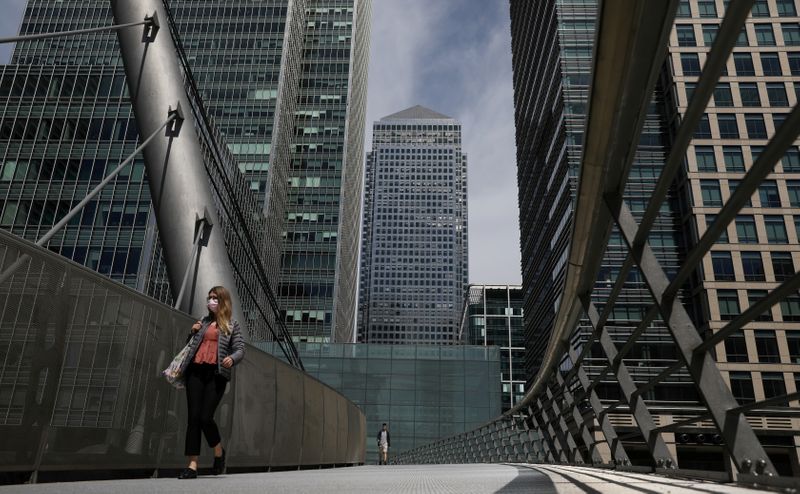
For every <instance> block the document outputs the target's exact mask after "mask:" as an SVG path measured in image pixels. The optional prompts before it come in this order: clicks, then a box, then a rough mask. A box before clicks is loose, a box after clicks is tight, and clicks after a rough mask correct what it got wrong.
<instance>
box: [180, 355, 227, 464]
mask: <svg viewBox="0 0 800 494" xmlns="http://www.w3.org/2000/svg"><path fill="white" fill-rule="evenodd" d="M216 370H217V366H216V364H195V363H194V362H193V363H191V364H189V368H188V369H186V404H187V408H188V411H189V426H188V427H187V428H186V449H185V454H186V456H198V455H199V454H200V431H203V434H204V435H205V436H206V442H207V443H208V446H209V447H211V448H213V447H214V446H216V445H217V444H219V443H220V441H221V438H220V436H219V429H218V428H217V424H216V423H215V422H214V412H215V411H216V409H217V405H219V402H220V400H222V395H223V394H224V393H225V386H226V385H227V384H228V380H227V379H225V378H224V377H222V376H220V375H219V374H217V373H216Z"/></svg>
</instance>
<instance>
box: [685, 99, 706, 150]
mask: <svg viewBox="0 0 800 494" xmlns="http://www.w3.org/2000/svg"><path fill="white" fill-rule="evenodd" d="M687 93H688V90H687ZM687 97H689V96H688V94H687ZM694 137H695V138H696V139H711V125H710V124H709V123H708V115H703V116H702V117H701V118H700V121H699V122H697V128H696V129H694Z"/></svg>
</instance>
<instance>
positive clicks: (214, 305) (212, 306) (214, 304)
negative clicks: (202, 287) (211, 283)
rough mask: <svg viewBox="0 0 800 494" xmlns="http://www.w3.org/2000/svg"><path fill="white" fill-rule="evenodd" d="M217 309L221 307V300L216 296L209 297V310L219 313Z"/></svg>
mask: <svg viewBox="0 0 800 494" xmlns="http://www.w3.org/2000/svg"><path fill="white" fill-rule="evenodd" d="M217 309H219V300H218V299H217V298H216V297H209V298H208V310H210V311H211V312H213V313H214V314H216V313H217Z"/></svg>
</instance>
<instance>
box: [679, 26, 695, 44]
mask: <svg viewBox="0 0 800 494" xmlns="http://www.w3.org/2000/svg"><path fill="white" fill-rule="evenodd" d="M675 31H676V33H677V35H678V46H697V41H696V40H695V37H694V26H692V25H691V24H688V25H687V24H678V25H677V26H675Z"/></svg>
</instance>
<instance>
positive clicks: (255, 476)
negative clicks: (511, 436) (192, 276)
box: [0, 464, 757, 494]
mask: <svg viewBox="0 0 800 494" xmlns="http://www.w3.org/2000/svg"><path fill="white" fill-rule="evenodd" d="M7 492H8V493H10V492H15V493H19V494H50V493H52V494H69V493H73V492H74V493H81V494H84V493H85V494H94V493H98V494H99V493H107V492H115V493H117V494H128V493H137V494H138V493H150V492H153V493H155V492H159V493H161V492H163V493H170V492H191V493H193V494H205V493H208V494H217V493H219V492H236V493H240V494H246V493H259V494H260V493H263V492H280V493H284V494H292V493H298V494H299V493H308V492H346V493H351V494H358V493H365V494H367V493H369V494H372V493H375V492H380V493H383V494H390V493H410V492H413V493H419V494H424V493H428V492H436V493H440V492H441V493H449V492H452V493H459V494H473V493H474V494H478V493H493V492H496V493H503V494H517V493H518V494H523V493H524V494H530V493H536V494H573V493H580V492H588V493H595V494H601V493H614V494H627V493H630V494H634V493H637V494H641V493H646V494H647V493H653V494H656V493H662V492H663V493H666V492H669V493H673V494H689V493H701V492H702V493H717V492H718V493H720V494H721V493H726V494H739V493H741V494H744V493H750V492H757V491H754V490H752V489H747V488H742V487H735V486H733V485H730V484H719V483H710V482H699V481H695V480H683V479H675V478H668V477H660V476H656V475H643V474H636V473H625V472H616V471H611V470H600V469H596V468H586V467H569V466H549V465H531V464H493V465H492V464H477V465H415V466H395V465H390V466H383V467H379V466H362V467H352V468H337V469H328V470H295V471H288V472H271V473H250V474H236V475H223V476H220V477H207V478H202V477H201V479H200V480H195V481H184V480H177V479H131V480H117V481H95V482H71V483H55V484H38V485H28V486H11V487H0V494H4V493H7Z"/></svg>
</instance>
